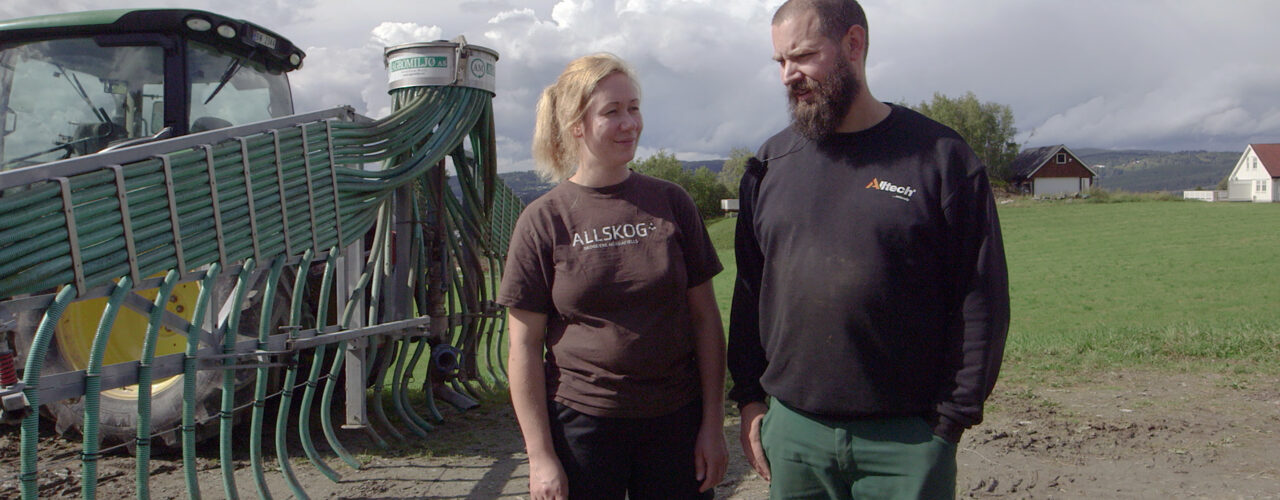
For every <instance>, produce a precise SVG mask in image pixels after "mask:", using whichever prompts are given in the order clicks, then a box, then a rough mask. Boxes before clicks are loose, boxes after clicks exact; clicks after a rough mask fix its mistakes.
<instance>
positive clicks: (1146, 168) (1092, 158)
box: [449, 148, 1240, 204]
mask: <svg viewBox="0 0 1280 500" xmlns="http://www.w3.org/2000/svg"><path fill="white" fill-rule="evenodd" d="M1071 151H1073V152H1074V153H1075V154H1077V155H1080V159H1081V160H1083V161H1084V162H1085V163H1088V164H1089V165H1090V166H1097V165H1104V167H1102V168H1097V170H1098V187H1101V188H1104V189H1112V190H1124V191H1130V192H1149V191H1184V190H1188V189H1196V188H1204V189H1214V188H1215V187H1216V186H1217V185H1218V181H1221V180H1222V179H1223V178H1225V177H1226V176H1227V174H1230V173H1231V169H1232V168H1234V167H1235V165H1236V161H1237V160H1239V159H1240V152H1238V151H1180V152H1177V153H1170V152H1168V151H1152V150H1140V149H1129V150H1116V149H1097V148H1072V149H1071ZM724 161H725V160H723V159H721V160H702V161H681V162H680V163H681V164H682V165H684V168H685V169H687V170H690V171H693V170H697V169H698V168H700V167H706V168H707V169H708V170H711V171H712V172H720V168H721V167H723V166H724ZM498 177H500V178H501V179H502V182H505V183H506V184H507V186H508V187H510V188H511V190H512V191H513V192H515V194H516V196H517V197H519V198H520V201H523V202H524V203H525V204H528V203H529V202H531V201H533V200H535V199H537V198H538V197H539V196H542V194H543V193H545V192H547V191H549V190H551V188H552V187H555V184H552V183H547V182H542V180H541V179H539V178H538V174H537V173H535V172H533V171H532V170H526V171H524V172H507V173H504V174H498ZM449 181H450V184H451V185H452V186H453V190H454V192H455V193H457V192H458V188H457V180H456V179H453V178H450V179H449Z"/></svg>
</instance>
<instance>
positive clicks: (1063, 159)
mask: <svg viewBox="0 0 1280 500" xmlns="http://www.w3.org/2000/svg"><path fill="white" fill-rule="evenodd" d="M1057 160H1058V164H1059V165H1061V164H1063V163H1066V162H1067V154H1066V153H1058V157H1057Z"/></svg>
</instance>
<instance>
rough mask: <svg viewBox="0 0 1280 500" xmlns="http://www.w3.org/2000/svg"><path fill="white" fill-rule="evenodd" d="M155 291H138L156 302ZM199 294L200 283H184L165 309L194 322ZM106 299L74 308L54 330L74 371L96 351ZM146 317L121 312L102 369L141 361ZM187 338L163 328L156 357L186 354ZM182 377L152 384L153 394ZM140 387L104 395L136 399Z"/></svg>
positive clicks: (85, 364)
mask: <svg viewBox="0 0 1280 500" xmlns="http://www.w3.org/2000/svg"><path fill="white" fill-rule="evenodd" d="M156 290H157V289H155V288H151V289H148V290H139V291H136V292H135V293H137V294H138V295H140V296H142V297H143V298H145V299H147V301H148V302H155V299H156ZM199 293H200V285H199V284H198V283H197V282H194V281H193V282H190V283H183V284H180V285H178V286H177V287H176V288H174V292H173V295H171V296H170V297H169V301H168V303H167V305H166V306H165V309H167V310H168V311H169V312H171V313H174V314H176V315H178V316H181V317H182V318H183V319H185V320H187V321H191V317H192V314H193V313H194V312H195V311H194V307H195V304H196V297H197V296H198V295H199ZM106 305H107V299H106V298H105V297H104V298H100V299H91V300H85V301H80V302H76V303H73V304H71V306H69V307H67V311H66V312H65V313H63V315H62V319H61V320H60V321H58V326H57V328H56V329H55V330H54V335H55V339H56V341H57V343H58V352H59V353H61V354H62V357H63V359H64V360H65V361H66V362H67V363H68V364H70V365H71V368H72V369H74V370H83V369H85V368H86V367H88V365H89V351H90V349H92V347H93V335H94V332H96V331H97V330H98V323H99V322H100V321H101V320H102V311H103V309H104V308H106ZM146 334H147V317H146V316H145V315H143V314H140V313H138V312H137V311H134V310H132V309H129V308H121V310H120V313H119V314H118V315H117V316H116V323H115V326H114V327H113V328H112V329H111V337H110V338H109V340H108V341H107V348H106V350H105V351H103V357H102V364H103V366H106V365H112V364H115V363H124V362H127V361H137V360H138V359H140V358H141V357H142V342H143V340H145V339H146ZM186 346H187V337H186V335H185V334H184V333H183V332H177V331H174V330H172V329H170V328H168V327H161V328H160V332H159V335H158V336H157V337H156V353H155V355H156V356H164V355H166V354H173V353H178V352H183V351H185V350H186ZM181 379H182V377H181V376H180V375H179V376H173V377H168V378H164V379H159V380H156V381H154V382H152V385H151V386H152V392H154V393H159V392H160V391H163V390H165V389H167V388H169V387H170V386H172V385H174V384H176V383H178V382H179V381H180V380H181ZM137 392H138V386H136V385H132V386H127V387H121V388H119V389H112V390H109V391H103V393H102V394H103V396H107V397H114V398H117V399H134V398H137Z"/></svg>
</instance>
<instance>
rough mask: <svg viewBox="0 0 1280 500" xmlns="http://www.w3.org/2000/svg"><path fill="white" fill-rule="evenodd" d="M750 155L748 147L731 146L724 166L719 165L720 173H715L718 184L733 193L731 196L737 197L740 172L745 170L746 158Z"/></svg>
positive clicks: (740, 177) (740, 179)
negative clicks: (731, 148)
mask: <svg viewBox="0 0 1280 500" xmlns="http://www.w3.org/2000/svg"><path fill="white" fill-rule="evenodd" d="M751 156H752V153H751V150H750V149H747V148H733V150H732V151H729V159H728V160H725V161H724V166H723V167H720V173H719V174H718V175H716V180H718V181H720V185H722V186H724V187H725V188H727V189H728V190H729V192H730V193H733V194H734V196H731V198H736V197H737V193H738V184H739V183H740V182H742V173H743V172H746V170H747V158H750V157H751Z"/></svg>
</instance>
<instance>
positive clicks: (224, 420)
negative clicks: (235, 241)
mask: <svg viewBox="0 0 1280 500" xmlns="http://www.w3.org/2000/svg"><path fill="white" fill-rule="evenodd" d="M253 267H254V261H253V258H248V259H245V261H244V266H243V267H241V268H240V274H239V276H236V288H235V292H234V293H232V295H233V297H234V298H233V299H232V302H231V304H232V307H231V314H230V315H228V317H227V322H226V323H225V324H224V325H223V327H222V328H221V330H222V354H223V355H224V356H225V355H231V354H234V353H235V347H236V335H237V334H238V333H239V331H240V305H241V304H244V298H245V295H246V294H247V292H248V290H247V289H248V288H249V277H250V276H252V275H253ZM235 363H236V361H235V358H234V357H228V358H224V359H223V360H222V364H223V366H231V365H234V364H235ZM235 408H236V371H235V369H234V368H224V369H223V370H222V407H221V410H219V411H218V418H219V419H220V420H219V429H218V436H219V438H220V440H219V446H218V458H219V461H220V462H221V463H220V464H219V466H220V467H221V469H222V489H223V493H224V494H225V495H226V498H227V499H228V500H234V499H237V498H240V494H239V492H237V491H236V476H235V470H236V467H235V460H234V458H235V454H234V453H233V451H232V443H233V440H234V438H235V429H234V426H235V418H234V417H235Z"/></svg>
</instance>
